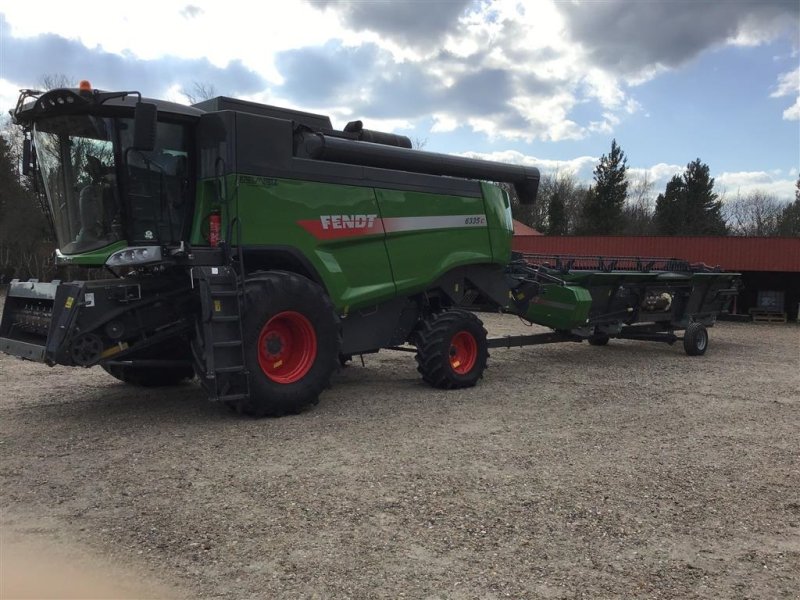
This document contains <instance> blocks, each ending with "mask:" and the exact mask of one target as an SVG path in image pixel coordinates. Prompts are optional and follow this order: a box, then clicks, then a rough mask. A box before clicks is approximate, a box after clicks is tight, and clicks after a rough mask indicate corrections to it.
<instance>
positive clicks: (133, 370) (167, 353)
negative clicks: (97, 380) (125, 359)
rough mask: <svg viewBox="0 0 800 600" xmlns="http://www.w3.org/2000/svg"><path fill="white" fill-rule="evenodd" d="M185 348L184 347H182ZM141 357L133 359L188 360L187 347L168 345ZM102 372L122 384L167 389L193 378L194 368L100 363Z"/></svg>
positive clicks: (189, 365) (188, 365)
mask: <svg viewBox="0 0 800 600" xmlns="http://www.w3.org/2000/svg"><path fill="white" fill-rule="evenodd" d="M184 346H186V347H184ZM143 353H145V354H143V355H141V356H137V357H135V358H147V359H151V360H152V359H164V360H175V359H182V358H186V359H187V360H188V359H189V352H188V345H185V344H178V343H176V344H172V343H170V344H168V345H167V346H166V347H165V346H164V345H162V346H159V347H158V348H157V349H154V350H152V351H150V352H147V351H146V350H145V351H143ZM100 366H101V367H103V370H104V371H105V372H106V373H108V374H109V375H111V376H112V377H114V378H115V379H119V380H120V381H122V382H123V383H127V384H129V385H135V386H139V387H167V386H171V385H178V384H179V383H182V382H184V381H189V380H190V379H193V378H194V368H192V366H191V364H188V363H187V365H186V366H178V367H134V366H128V365H106V364H103V363H100Z"/></svg>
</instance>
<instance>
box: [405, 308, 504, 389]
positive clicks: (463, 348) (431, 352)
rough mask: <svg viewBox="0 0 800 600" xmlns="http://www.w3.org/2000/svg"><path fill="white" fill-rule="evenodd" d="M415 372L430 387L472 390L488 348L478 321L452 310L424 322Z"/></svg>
mask: <svg viewBox="0 0 800 600" xmlns="http://www.w3.org/2000/svg"><path fill="white" fill-rule="evenodd" d="M416 345H417V356H416V358H417V365H418V366H417V370H418V371H419V372H420V373H421V374H422V379H424V380H425V381H426V382H427V383H429V384H430V385H432V386H433V387H436V388H440V389H445V390H452V389H458V388H466V387H472V386H474V385H475V384H476V383H478V380H479V379H480V378H481V377H483V371H484V369H486V361H487V359H488V358H489V347H488V344H487V343H486V329H484V327H483V323H482V322H481V320H480V319H479V318H478V317H477V316H475V315H474V314H473V313H471V312H469V311H466V310H459V309H451V310H447V311H445V312H442V313H438V314H436V315H434V316H432V317H430V318H429V319H427V320H425V321H424V322H423V324H422V328H421V329H420V331H418V332H417V337H416Z"/></svg>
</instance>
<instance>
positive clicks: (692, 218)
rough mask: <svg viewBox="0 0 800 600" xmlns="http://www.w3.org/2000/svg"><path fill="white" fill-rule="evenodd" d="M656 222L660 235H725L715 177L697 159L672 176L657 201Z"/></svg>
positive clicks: (725, 230)
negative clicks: (715, 188)
mask: <svg viewBox="0 0 800 600" xmlns="http://www.w3.org/2000/svg"><path fill="white" fill-rule="evenodd" d="M655 222H656V228H657V230H658V233H660V234H662V235H725V234H726V233H727V231H728V230H727V227H726V225H725V220H724V219H723V218H722V202H721V201H720V200H719V196H718V195H717V194H716V193H715V192H714V178H713V177H711V175H710V170H709V168H708V165H706V164H704V163H703V162H702V161H701V160H700V159H699V158H698V159H696V160H694V161H692V162H690V163H689V164H688V165H686V170H685V171H684V173H683V176H682V177H679V176H677V175H675V176H674V177H673V178H672V179H671V180H670V181H669V183H667V188H666V190H665V191H664V193H663V194H659V196H658V199H657V200H656V212H655Z"/></svg>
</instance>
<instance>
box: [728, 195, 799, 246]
mask: <svg viewBox="0 0 800 600" xmlns="http://www.w3.org/2000/svg"><path fill="white" fill-rule="evenodd" d="M784 207H785V204H784V203H782V202H780V201H779V200H778V199H777V198H775V196H771V195H769V194H767V193H765V192H762V191H759V190H756V191H754V192H751V193H749V194H747V195H746V196H742V195H741V194H737V196H736V198H734V199H733V200H729V201H728V202H726V203H725V204H724V206H723V214H724V217H725V221H726V222H727V224H728V228H729V229H730V232H731V234H733V235H749V236H771V235H777V234H778V227H779V222H780V218H781V214H782V213H783V209H784Z"/></svg>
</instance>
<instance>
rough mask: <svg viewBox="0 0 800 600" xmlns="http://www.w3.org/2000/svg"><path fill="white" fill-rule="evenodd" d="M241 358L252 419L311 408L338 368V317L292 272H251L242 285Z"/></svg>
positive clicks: (243, 404)
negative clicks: (243, 296) (243, 294)
mask: <svg viewBox="0 0 800 600" xmlns="http://www.w3.org/2000/svg"><path fill="white" fill-rule="evenodd" d="M243 329H244V354H245V365H246V366H247V370H248V372H249V383H250V397H249V399H247V400H244V401H242V402H241V403H240V404H239V405H238V407H237V408H239V409H240V410H242V412H245V413H247V414H250V415H252V416H256V417H263V416H276V417H277V416H281V415H285V414H294V413H298V412H300V411H301V410H302V409H303V408H305V407H307V406H309V405H313V404H316V403H317V402H318V401H319V395H320V394H321V393H322V391H323V390H324V389H325V388H327V387H328V385H329V383H330V379H331V375H332V374H333V372H334V371H335V370H336V368H337V367H338V366H339V348H340V346H341V331H340V326H339V317H338V316H337V315H336V312H335V310H334V307H333V303H332V302H331V301H330V299H329V298H328V296H327V294H326V293H325V291H324V290H323V289H322V288H321V287H320V286H318V285H317V284H316V283H314V282H313V281H311V280H309V279H307V278H305V277H303V276H301V275H297V274H296V273H289V272H285V271H267V272H263V273H256V274H254V275H253V276H252V278H250V279H248V280H247V282H246V283H245V302H244V317H243Z"/></svg>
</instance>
